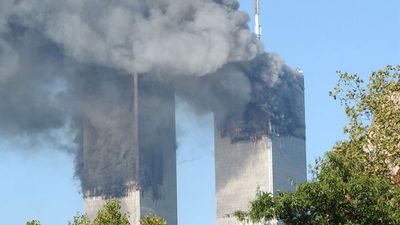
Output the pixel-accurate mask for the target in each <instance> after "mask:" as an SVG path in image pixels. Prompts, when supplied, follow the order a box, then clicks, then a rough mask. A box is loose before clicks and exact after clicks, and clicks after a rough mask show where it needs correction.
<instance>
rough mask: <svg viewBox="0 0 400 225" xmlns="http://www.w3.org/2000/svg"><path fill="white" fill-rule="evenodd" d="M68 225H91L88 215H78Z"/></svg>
mask: <svg viewBox="0 0 400 225" xmlns="http://www.w3.org/2000/svg"><path fill="white" fill-rule="evenodd" d="M68 225H90V220H89V218H88V217H87V216H86V215H81V214H79V213H78V214H77V215H76V216H74V219H73V220H72V221H70V222H68Z"/></svg>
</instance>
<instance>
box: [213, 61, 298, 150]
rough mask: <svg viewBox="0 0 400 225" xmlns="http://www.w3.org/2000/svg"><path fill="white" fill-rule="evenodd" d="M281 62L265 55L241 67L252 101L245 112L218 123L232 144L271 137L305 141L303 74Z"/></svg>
mask: <svg viewBox="0 0 400 225" xmlns="http://www.w3.org/2000/svg"><path fill="white" fill-rule="evenodd" d="M271 61H272V62H273V61H275V64H273V65H271ZM279 61H280V59H279V58H278V57H276V56H274V55H270V54H263V55H261V56H259V57H257V58H256V59H255V60H253V61H251V62H250V63H249V64H244V65H242V67H241V69H242V70H243V72H244V73H245V74H246V75H247V77H248V79H249V81H250V85H251V92H250V100H249V102H248V103H247V104H246V106H245V107H244V110H243V113H241V114H238V113H232V115H229V114H228V115H224V118H221V120H219V124H217V125H218V126H219V128H220V133H221V135H222V137H229V138H230V139H231V141H232V143H235V142H239V141H246V140H248V141H257V140H260V139H261V138H262V137H263V136H270V135H276V136H293V137H298V138H305V132H304V130H305V121H304V78H303V74H301V73H300V72H298V71H296V70H293V69H291V68H289V67H288V66H286V65H283V63H280V62H279ZM280 64H282V65H280Z"/></svg>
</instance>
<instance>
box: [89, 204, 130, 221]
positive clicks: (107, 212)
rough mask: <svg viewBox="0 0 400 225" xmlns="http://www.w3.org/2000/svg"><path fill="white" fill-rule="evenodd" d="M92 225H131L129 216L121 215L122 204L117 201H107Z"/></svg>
mask: <svg viewBox="0 0 400 225" xmlns="http://www.w3.org/2000/svg"><path fill="white" fill-rule="evenodd" d="M92 225H129V215H128V214H127V213H125V214H122V213H121V203H120V202H119V201H118V200H116V199H111V200H109V201H107V203H106V204H105V205H104V208H103V209H101V210H100V211H99V212H98V213H97V215H96V218H95V219H94V221H93V223H92Z"/></svg>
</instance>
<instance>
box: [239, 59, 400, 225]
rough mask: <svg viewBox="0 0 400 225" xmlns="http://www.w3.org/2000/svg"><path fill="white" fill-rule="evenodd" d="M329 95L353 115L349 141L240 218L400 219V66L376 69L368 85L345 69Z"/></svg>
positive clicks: (325, 224) (355, 222) (365, 223)
mask: <svg viewBox="0 0 400 225" xmlns="http://www.w3.org/2000/svg"><path fill="white" fill-rule="evenodd" d="M339 75H340V79H339V82H338V84H337V86H336V87H335V89H334V91H333V92H331V93H330V95H331V96H332V97H333V98H334V99H337V100H339V101H340V102H341V104H342V105H343V106H344V109H345V113H346V115H347V117H348V119H349V124H348V125H347V126H346V127H344V133H345V134H347V135H348V138H347V139H346V140H343V141H340V142H338V143H337V144H336V145H335V146H334V148H333V150H331V151H330V152H328V153H327V154H326V155H325V157H324V158H322V159H318V160H317V161H316V163H315V166H314V167H313V168H312V175H313V178H312V179H311V180H310V181H308V182H305V183H303V184H300V185H298V186H297V189H296V191H295V192H291V193H290V192H282V193H278V194H277V195H275V196H271V195H270V194H268V193H263V194H262V195H260V196H259V197H257V198H256V199H255V200H254V201H252V202H251V203H250V208H249V210H248V211H237V212H235V213H233V214H232V215H233V216H235V217H236V218H237V219H239V220H240V221H248V222H264V223H267V222H268V221H270V220H272V219H278V220H281V221H283V222H284V223H285V224H293V225H297V224H311V225H312V224H318V225H320V224H322V225H330V224H345V225H370V224H378V225H379V224H382V225H384V224H385V225H390V224H400V210H399V209H400V171H399V170H400V82H399V78H400V66H397V67H393V66H387V67H386V68H384V69H383V70H379V71H377V72H373V73H372V74H371V76H370V80H369V83H368V84H365V82H364V81H363V80H362V79H361V78H360V77H359V76H357V75H351V74H348V73H341V72H340V71H339Z"/></svg>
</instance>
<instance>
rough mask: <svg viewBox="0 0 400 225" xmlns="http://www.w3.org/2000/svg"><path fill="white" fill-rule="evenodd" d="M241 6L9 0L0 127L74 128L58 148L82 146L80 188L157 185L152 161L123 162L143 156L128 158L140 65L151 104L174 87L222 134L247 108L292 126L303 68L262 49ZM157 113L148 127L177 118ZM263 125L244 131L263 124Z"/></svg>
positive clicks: (231, 2) (33, 130)
mask: <svg viewBox="0 0 400 225" xmlns="http://www.w3.org/2000/svg"><path fill="white" fill-rule="evenodd" d="M238 7H239V4H238V2H237V0H141V1H138V0H115V1H99V0H71V1H65V0H2V1H1V2H0V99H1V105H0V124H1V125H0V135H1V137H3V138H7V137H23V138H29V139H32V140H34V139H35V138H38V137H44V136H48V137H51V138H49V140H50V139H53V133H54V132H56V131H59V130H62V129H64V130H65V129H66V130H69V131H70V132H72V133H73V135H72V136H71V137H69V139H74V140H75V142H72V141H71V144H70V146H64V145H63V146H59V147H60V148H62V149H68V151H73V152H74V153H75V154H76V165H77V167H76V174H77V176H78V177H79V178H80V180H81V183H82V187H83V190H84V191H86V190H94V189H96V188H97V187H102V188H101V189H102V190H99V191H101V192H107V190H108V191H109V192H120V191H121V190H120V189H121V186H123V185H124V184H125V183H126V181H127V180H139V182H140V183H142V184H143V183H145V184H148V185H147V186H148V187H153V190H152V191H153V192H155V193H156V192H157V190H155V189H154V186H155V185H156V184H153V183H151V182H154V180H157V182H159V183H162V182H163V181H162V178H160V177H159V176H160V172H159V171H157V169H152V168H149V169H145V170H144V171H136V172H135V173H136V174H128V173H124V172H123V171H135V168H131V167H137V166H138V165H135V164H133V165H132V164H129V165H128V164H127V161H128V160H130V161H133V160H134V159H133V158H132V154H130V153H131V152H132V151H133V150H132V149H131V146H133V145H134V143H133V140H132V139H131V136H132V134H133V133H132V131H131V124H129V123H130V121H131V119H130V118H131V116H132V114H131V112H132V107H133V105H132V99H131V97H132V95H131V92H130V91H131V90H132V89H131V87H130V86H129V85H131V82H130V79H131V76H132V74H134V73H137V74H140V76H150V74H151V77H152V79H155V80H156V81H155V82H153V81H151V83H152V84H155V83H157V85H147V86H146V85H144V86H145V87H148V90H149V91H144V93H148V95H149V97H144V99H147V100H146V105H144V106H143V107H144V108H146V107H147V108H149V110H152V111H154V110H155V109H154V106H158V107H159V108H163V109H169V108H170V107H171V104H173V103H172V101H169V100H168V101H165V99H163V97H160V96H162V95H163V94H162V93H170V92H171V91H170V85H173V86H174V87H175V91H176V93H177V95H180V96H181V98H182V99H185V100H187V101H189V102H191V104H192V105H193V107H194V108H195V109H196V110H197V111H198V112H199V113H201V112H207V111H211V110H212V111H214V112H215V114H216V115H217V118H222V119H218V121H221V123H220V124H218V126H221V129H225V130H226V131H225V133H227V132H229V131H228V130H229V127H230V126H232V124H236V123H237V121H247V122H250V121H252V118H253V119H254V118H257V119H263V120H265V121H272V122H273V123H274V124H277V127H280V129H282V131H281V133H285V132H286V133H290V132H295V131H294V130H295V129H292V128H293V127H297V126H303V125H304V124H302V120H301V119H299V120H298V119H297V118H296V109H297V108H296V103H295V102H296V101H297V100H296V99H292V98H291V97H290V96H293V95H294V92H296V93H297V92H298V91H299V90H300V89H301V88H302V78H300V77H299V76H298V74H296V73H295V72H294V71H293V70H291V69H290V68H288V67H287V66H286V65H285V64H284V63H283V62H282V60H281V59H279V58H278V57H277V56H275V55H269V54H266V53H262V52H263V50H262V46H261V44H260V42H259V41H258V40H257V39H256V37H255V36H254V35H253V34H252V33H251V31H250V30H249V29H248V25H247V23H248V20H249V18H248V16H247V14H245V13H243V12H241V11H239V10H238ZM159 83H163V84H168V85H165V86H163V85H159ZM155 89H157V92H156V93H154V90H155ZM278 90H279V93H280V94H276V93H277V92H278ZM282 90H285V91H282ZM154 96H158V97H154ZM166 96H168V95H167V94H166ZM168 99H170V98H168ZM282 101H284V103H282ZM257 110H259V111H260V110H261V112H262V113H256V112H254V111H257ZM255 114H257V115H260V116H259V117H254V116H253V115H255ZM166 115H168V113H166ZM141 118H142V119H143V120H151V118H148V115H141ZM160 118H161V119H160V120H154V121H152V122H150V123H147V124H146V125H145V126H146V128H143V130H144V132H143V133H146V132H148V133H149V132H150V131H151V132H154V131H155V132H160V133H161V131H162V130H163V129H164V128H165V127H167V126H170V125H171V124H165V123H169V122H171V121H167V120H163V117H162V116H160ZM285 118H294V119H291V120H285ZM126 121H128V123H127V122H126ZM230 121H235V122H230ZM254 122H255V121H254ZM249 124H250V123H249ZM278 124H279V125H278ZM257 126H258V125H257ZM266 126H267V125H265V124H262V125H261V127H256V125H252V126H250V127H249V128H248V129H251V130H252V131H251V132H253V133H258V132H259V131H262V132H266V130H268V129H267V128H266ZM85 127H86V128H87V129H93V130H96V131H98V132H97V133H96V132H93V133H95V135H97V136H95V137H92V139H95V140H96V141H92V142H91V146H92V149H91V151H94V153H93V154H96V157H95V158H92V159H90V160H91V163H90V165H93V166H92V167H90V168H89V169H83V166H82V163H83V160H84V158H85V157H84V155H83V152H82V146H83V145H84V143H83V134H82V131H83V130H84V129H85ZM249 132H250V131H249ZM89 138H90V137H89ZM164 139H165V140H166V139H171V137H163V136H160V138H159V143H148V144H147V146H146V148H147V149H150V150H149V151H148V152H147V153H146V154H147V156H145V157H146V158H145V160H148V161H150V163H149V165H156V164H157V162H158V161H162V160H161V159H159V158H157V157H155V156H154V155H157V154H158V153H157V152H153V150H151V149H157V146H158V145H161V144H162V143H163V142H164ZM165 142H167V141H165ZM75 144H78V145H75ZM153 145H154V146H153ZM74 146H78V148H76V149H75V150H73V148H74ZM79 146H80V147H79ZM86 160H87V159H86ZM89 177H91V178H90V179H89ZM155 178H157V179H155ZM110 185H111V186H110ZM104 189H107V190H104ZM155 195H156V194H155Z"/></svg>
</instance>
